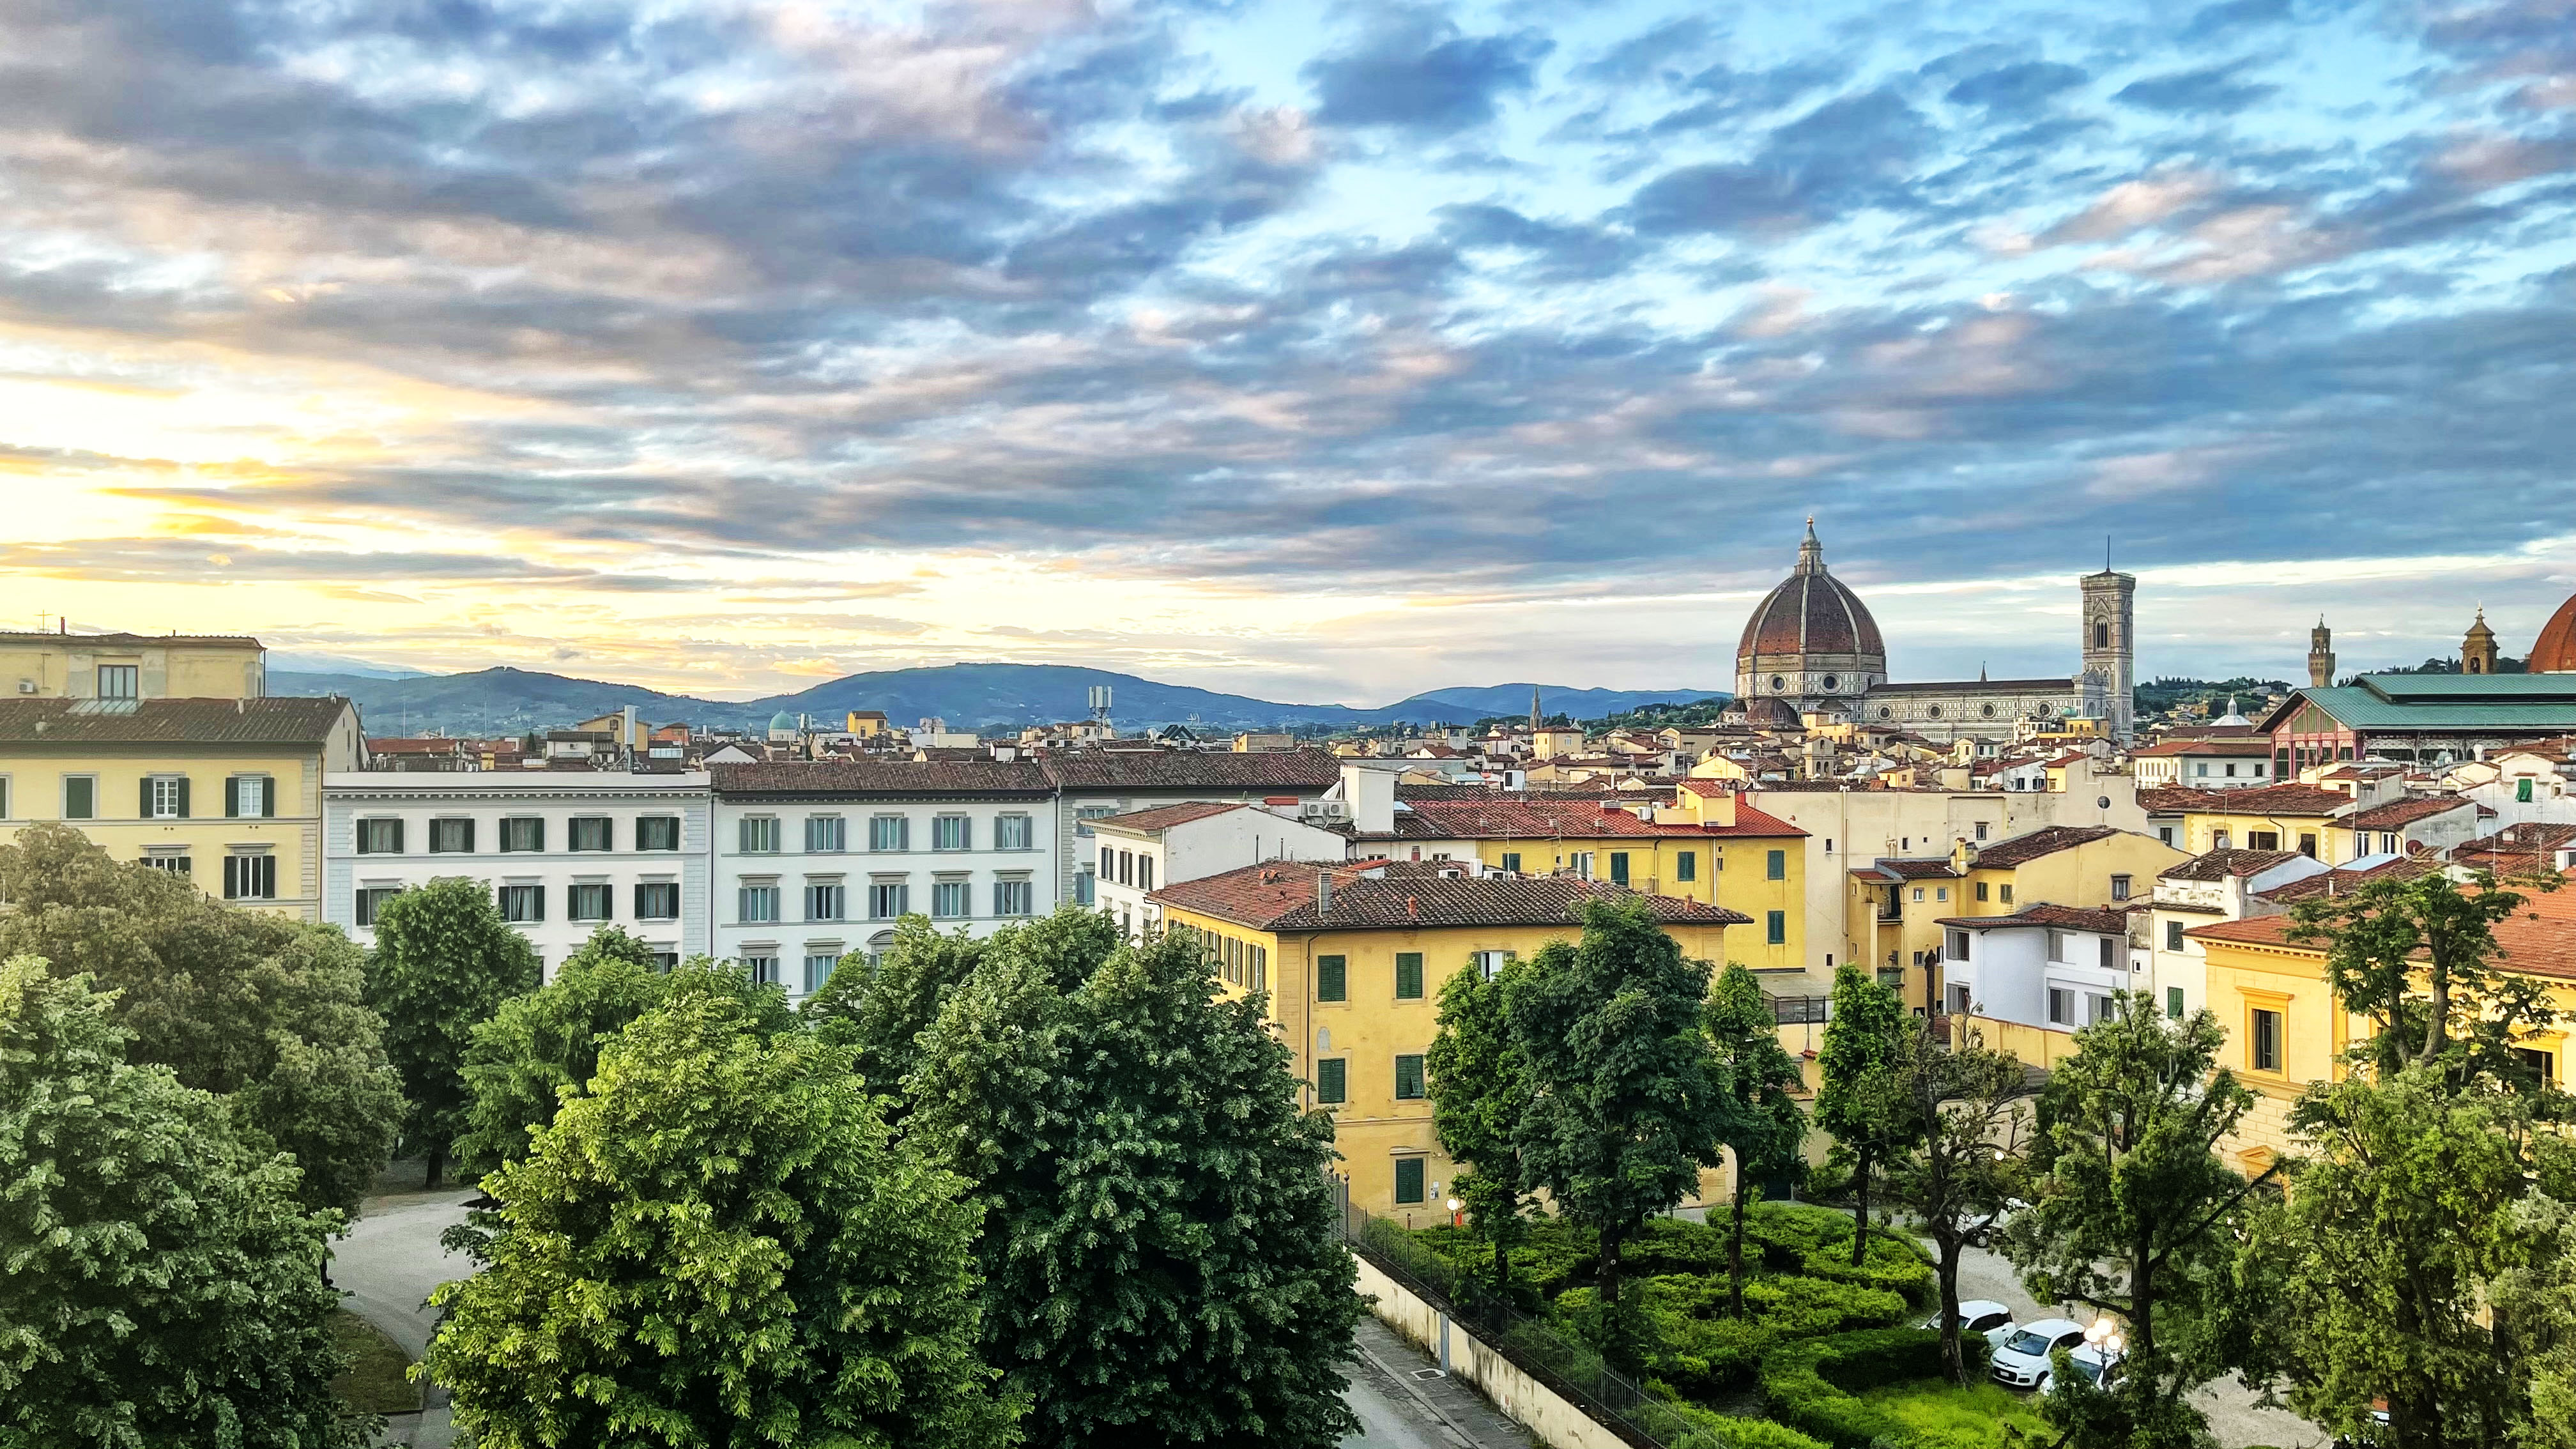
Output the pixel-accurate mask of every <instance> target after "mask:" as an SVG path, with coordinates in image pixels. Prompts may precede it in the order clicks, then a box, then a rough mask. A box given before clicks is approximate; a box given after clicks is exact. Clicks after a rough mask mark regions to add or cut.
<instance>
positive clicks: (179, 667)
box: [0, 631, 268, 700]
mask: <svg viewBox="0 0 2576 1449" xmlns="http://www.w3.org/2000/svg"><path fill="white" fill-rule="evenodd" d="M267 658H268V656H267V653H266V651H265V650H263V649H262V648H261V647H260V642H259V641H258V640H256V639H247V638H241V637H238V636H232V635H196V634H166V635H152V634H45V633H19V632H14V631H13V632H7V633H0V699H111V700H138V699H257V698H259V697H260V696H262V695H264V694H266V693H268V666H267V662H266V661H267Z"/></svg>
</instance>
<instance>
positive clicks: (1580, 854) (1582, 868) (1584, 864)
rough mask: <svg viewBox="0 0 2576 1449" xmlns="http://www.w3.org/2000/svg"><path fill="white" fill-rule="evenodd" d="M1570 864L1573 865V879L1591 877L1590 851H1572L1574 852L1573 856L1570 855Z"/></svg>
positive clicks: (1588, 878) (1587, 878)
mask: <svg viewBox="0 0 2576 1449" xmlns="http://www.w3.org/2000/svg"><path fill="white" fill-rule="evenodd" d="M1571 864H1572V865H1573V866H1574V878H1575V879H1577V880H1590V879H1592V852H1591V851H1588V850H1578V851H1576V852H1574V854H1573V856H1572V858H1571Z"/></svg>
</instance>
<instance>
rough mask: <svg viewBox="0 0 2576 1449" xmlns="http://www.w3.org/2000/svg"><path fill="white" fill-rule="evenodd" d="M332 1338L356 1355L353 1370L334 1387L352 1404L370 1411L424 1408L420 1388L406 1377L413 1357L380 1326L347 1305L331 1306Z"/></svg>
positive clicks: (390, 1412) (410, 1410)
mask: <svg viewBox="0 0 2576 1449" xmlns="http://www.w3.org/2000/svg"><path fill="white" fill-rule="evenodd" d="M331 1341H332V1342H333V1343H334V1344H336V1345H338V1347H339V1349H340V1351H341V1352H342V1353H345V1354H350V1355H353V1356H354V1357H355V1359H356V1362H354V1363H352V1364H350V1365H349V1371H348V1372H346V1373H344V1374H342V1375H340V1377H338V1378H337V1379H334V1380H332V1382H331V1387H332V1389H333V1390H334V1391H335V1392H337V1393H338V1394H339V1395H340V1397H341V1399H342V1400H344V1401H345V1402H347V1404H348V1405H349V1407H351V1408H353V1409H356V1410H358V1411H360V1412H361V1413H368V1414H408V1413H412V1412H414V1411H416V1410H418V1409H419V1408H420V1389H419V1387H418V1386H417V1385H415V1384H413V1383H412V1382H411V1381H410V1380H408V1379H406V1378H404V1377H403V1370H405V1369H407V1368H409V1367H411V1360H410V1359H408V1358H405V1357H404V1356H403V1351H402V1347H401V1345H399V1344H396V1343H395V1342H394V1341H393V1340H392V1339H390V1338H387V1337H385V1336H384V1335H383V1334H381V1333H379V1332H377V1331H376V1326H375V1325H374V1324H372V1323H369V1322H368V1321H367V1320H365V1319H363V1318H360V1317H359V1316H358V1315H356V1314H354V1313H351V1312H350V1311H349V1310H348V1309H346V1308H335V1309H333V1310H331Z"/></svg>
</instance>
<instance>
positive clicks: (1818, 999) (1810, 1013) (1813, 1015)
mask: <svg viewBox="0 0 2576 1449" xmlns="http://www.w3.org/2000/svg"><path fill="white" fill-rule="evenodd" d="M1765 999H1766V1000H1768V1001H1769V1002H1770V1003H1771V1020H1772V1021H1773V1022H1775V1023H1777V1024H1778V1025H1781V1026H1814V1025H1816V1024H1817V1023H1819V1022H1822V1021H1824V1020H1825V1019H1826V1018H1827V1017H1828V1015H1829V1014H1830V1009H1831V1007H1832V1006H1833V1003H1834V999H1833V998H1832V997H1830V996H1772V997H1766V998H1765Z"/></svg>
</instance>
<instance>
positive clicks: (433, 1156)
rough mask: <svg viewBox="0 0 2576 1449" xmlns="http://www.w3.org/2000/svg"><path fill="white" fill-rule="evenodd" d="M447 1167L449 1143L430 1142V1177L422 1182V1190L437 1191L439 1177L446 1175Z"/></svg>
mask: <svg viewBox="0 0 2576 1449" xmlns="http://www.w3.org/2000/svg"><path fill="white" fill-rule="evenodd" d="M446 1167H447V1144H446V1143H444V1142H433V1143H431V1144H429V1177H428V1179H427V1180H426V1181H424V1182H423V1183H421V1190H422V1191H423V1192H436V1191H437V1190H438V1181H439V1179H440V1178H441V1177H443V1176H445V1175H446V1173H445V1170H446Z"/></svg>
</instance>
